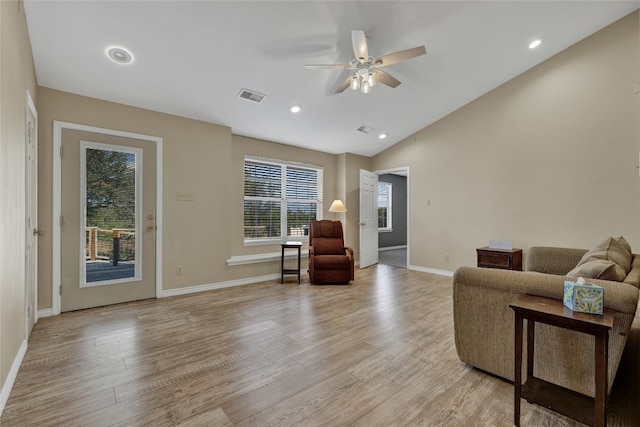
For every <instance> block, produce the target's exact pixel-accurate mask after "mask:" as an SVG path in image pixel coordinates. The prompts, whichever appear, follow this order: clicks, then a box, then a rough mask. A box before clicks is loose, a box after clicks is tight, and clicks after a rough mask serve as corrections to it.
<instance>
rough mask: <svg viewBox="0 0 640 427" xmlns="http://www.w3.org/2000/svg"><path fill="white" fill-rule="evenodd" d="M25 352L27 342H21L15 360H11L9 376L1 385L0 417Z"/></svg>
mask: <svg viewBox="0 0 640 427" xmlns="http://www.w3.org/2000/svg"><path fill="white" fill-rule="evenodd" d="M26 352H27V341H26V340H24V341H22V345H21V346H20V350H18V354H16V358H15V359H13V363H12V364H11V369H10V370H9V375H7V380H6V381H5V382H4V384H3V385H2V391H1V392H0V415H2V411H4V406H5V405H6V404H7V401H8V400H9V395H10V394H11V389H12V388H13V383H14V382H15V381H16V377H17V376H18V370H20V365H22V359H24V355H25V353H26Z"/></svg>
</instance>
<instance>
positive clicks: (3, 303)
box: [0, 1, 36, 410]
mask: <svg viewBox="0 0 640 427" xmlns="http://www.w3.org/2000/svg"><path fill="white" fill-rule="evenodd" d="M0 29H1V30H0V93H1V94H2V96H0V99H1V100H0V102H1V104H0V129H1V131H0V208H1V209H2V214H1V215H0V236H2V239H0V278H1V281H0V389H1V390H2V391H6V389H5V386H6V381H7V376H8V374H9V371H10V369H11V365H12V364H13V363H14V361H15V360H16V356H17V355H18V352H19V349H20V346H21V345H22V343H23V341H24V339H25V336H24V332H25V299H24V297H25V261H24V260H25V225H26V224H25V212H26V211H25V111H26V90H29V91H30V92H31V96H32V97H33V99H34V101H35V97H36V93H35V92H36V78H35V71H34V66H33V58H32V56H31V44H30V42H29V35H28V33H27V22H26V17H25V14H24V10H23V9H22V4H21V3H20V2H16V1H2V2H0ZM1 406H2V403H1V402H0V410H1Z"/></svg>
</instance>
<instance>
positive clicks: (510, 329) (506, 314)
mask: <svg viewBox="0 0 640 427" xmlns="http://www.w3.org/2000/svg"><path fill="white" fill-rule="evenodd" d="M586 252H587V251H586V250H582V249H565V248H550V247H532V248H530V249H529V251H528V253H527V259H526V264H525V265H526V270H527V271H524V272H522V271H508V270H494V269H487V268H473V267H461V268H459V269H458V270H457V271H456V272H455V274H454V276H453V316H454V324H455V344H456V349H457V351H458V356H459V357H460V360H462V361H463V362H465V363H468V364H469V365H473V366H475V367H477V368H479V369H482V370H484V371H487V372H490V373H492V374H495V375H497V376H499V377H502V378H505V379H508V380H511V381H513V374H514V366H513V361H514V314H513V310H512V309H511V308H509V303H510V302H511V301H513V300H514V299H515V298H516V297H517V296H518V295H521V294H532V295H540V296H545V297H549V298H554V299H559V300H561V299H562V297H563V292H564V280H565V279H567V277H565V274H567V273H568V272H569V271H571V270H572V269H573V268H574V267H576V264H578V262H579V261H580V260H581V258H582V257H583V255H584V254H585V253H586ZM569 279H570V280H575V279H576V277H571V278H569ZM588 281H589V282H590V283H594V284H598V285H600V286H602V287H603V288H604V305H605V307H608V308H611V309H613V310H615V312H616V313H615V320H614V325H613V330H612V332H611V333H610V336H609V366H608V375H609V376H608V385H609V390H608V392H610V391H611V386H612V385H613V380H614V378H615V374H616V371H617V369H618V365H619V363H620V358H621V357H622V351H623V350H624V347H625V343H626V341H627V333H628V332H629V329H630V327H631V323H632V321H633V318H634V315H635V312H636V308H637V306H638V287H639V286H640V255H632V258H631V267H630V270H629V271H628V273H627V275H626V278H625V279H624V282H616V281H611V280H601V279H588ZM525 334H526V328H525ZM525 336H526V335H525ZM525 347H526V339H525ZM593 352H594V338H593V337H592V336H588V335H585V334H581V333H578V332H574V331H567V330H564V329H560V328H555V327H551V326H548V325H544V324H536V351H535V360H534V368H535V370H534V375H535V376H536V377H538V378H542V379H544V380H547V381H550V382H553V383H555V384H558V385H561V386H563V387H567V388H570V389H572V390H575V391H577V392H579V393H582V394H586V395H589V396H592V397H593V396H594V394H595V388H594V379H593V378H594V362H593ZM525 354H526V353H525ZM524 360H526V357H524ZM523 372H526V370H525V369H523Z"/></svg>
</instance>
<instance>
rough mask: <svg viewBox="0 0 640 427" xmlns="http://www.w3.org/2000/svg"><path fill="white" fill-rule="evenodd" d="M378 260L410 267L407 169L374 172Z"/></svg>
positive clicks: (383, 262) (395, 265) (397, 265)
mask: <svg viewBox="0 0 640 427" xmlns="http://www.w3.org/2000/svg"><path fill="white" fill-rule="evenodd" d="M377 174H378V197H377V203H378V206H377V208H378V263H379V264H386V265H390V266H393V267H400V268H408V266H409V253H408V252H409V197H408V194H409V168H408V167H403V168H397V169H388V170H382V171H377Z"/></svg>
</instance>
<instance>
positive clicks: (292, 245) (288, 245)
mask: <svg viewBox="0 0 640 427" xmlns="http://www.w3.org/2000/svg"><path fill="white" fill-rule="evenodd" d="M280 246H282V255H281V257H280V272H281V273H280V283H281V284H284V275H285V274H297V275H298V284H300V250H301V248H302V242H282V243H281V244H280ZM285 249H298V268H297V269H293V268H289V269H285V268H284V250H285Z"/></svg>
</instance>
